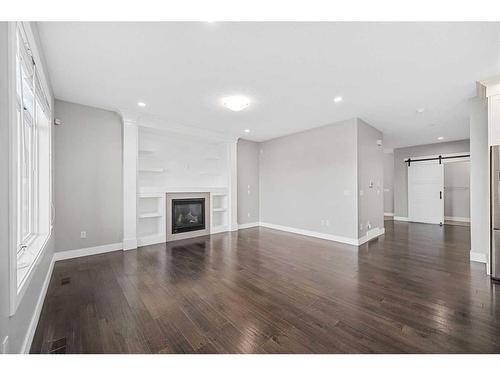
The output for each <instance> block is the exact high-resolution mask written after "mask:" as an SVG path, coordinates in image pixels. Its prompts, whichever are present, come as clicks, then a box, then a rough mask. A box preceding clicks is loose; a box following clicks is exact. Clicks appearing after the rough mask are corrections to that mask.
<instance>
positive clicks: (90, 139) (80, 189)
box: [54, 100, 123, 251]
mask: <svg viewBox="0 0 500 375" xmlns="http://www.w3.org/2000/svg"><path fill="white" fill-rule="evenodd" d="M55 116H56V118H58V119H60V120H61V122H62V125H59V126H56V127H55V146H54V147H55V155H56V156H55V170H56V174H55V197H56V199H55V207H56V228H57V230H56V251H65V250H73V249H80V248H85V247H91V246H99V245H107V244H111V243H117V242H122V240H123V238H122V237H123V236H122V232H123V215H122V212H123V201H122V196H123V194H122V126H121V120H120V118H119V117H118V115H117V114H116V113H115V112H110V111H105V110H102V109H98V108H92V107H87V106H83V105H79V104H74V103H68V102H64V101H59V100H57V101H56V103H55ZM81 231H86V232H87V238H83V239H82V238H80V232H81Z"/></svg>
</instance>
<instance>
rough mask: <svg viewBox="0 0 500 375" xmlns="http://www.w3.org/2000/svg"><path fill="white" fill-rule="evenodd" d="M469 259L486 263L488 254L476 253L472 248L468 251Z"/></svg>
mask: <svg viewBox="0 0 500 375" xmlns="http://www.w3.org/2000/svg"><path fill="white" fill-rule="evenodd" d="M470 261H471V262H479V263H484V264H488V256H487V254H485V253H478V252H475V251H473V250H471V251H470Z"/></svg>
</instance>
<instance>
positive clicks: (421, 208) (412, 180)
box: [408, 162, 444, 224]
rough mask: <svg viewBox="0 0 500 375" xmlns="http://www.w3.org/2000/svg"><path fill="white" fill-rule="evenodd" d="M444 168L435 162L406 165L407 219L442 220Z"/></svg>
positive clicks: (439, 222)
mask: <svg viewBox="0 0 500 375" xmlns="http://www.w3.org/2000/svg"><path fill="white" fill-rule="evenodd" d="M443 188H444V168H443V164H439V163H437V162H433V163H428V164H425V163H424V162H420V163H411V164H410V166H409V167H408V220H409V221H415V222H418V223H430V224H442V223H443V222H444V199H443V191H444V189H443Z"/></svg>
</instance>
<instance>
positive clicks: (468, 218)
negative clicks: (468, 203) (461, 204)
mask: <svg viewBox="0 0 500 375" xmlns="http://www.w3.org/2000/svg"><path fill="white" fill-rule="evenodd" d="M444 219H445V220H450V221H461V222H463V223H470V217H460V216H445V217H444Z"/></svg>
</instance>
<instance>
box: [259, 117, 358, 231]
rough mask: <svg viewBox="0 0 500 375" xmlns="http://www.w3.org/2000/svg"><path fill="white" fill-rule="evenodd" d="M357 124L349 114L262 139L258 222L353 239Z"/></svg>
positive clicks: (355, 210) (355, 226) (355, 216)
mask: <svg viewBox="0 0 500 375" xmlns="http://www.w3.org/2000/svg"><path fill="white" fill-rule="evenodd" d="M356 129H357V120H356V119H352V120H347V121H342V122H338V123H335V124H332V125H328V126H323V127H320V128H315V129H312V130H308V131H304V132H301V133H296V134H292V135H289V136H285V137H281V138H276V139H273V140H270V141H266V142H263V143H261V149H262V153H261V154H260V186H261V190H260V199H261V203H260V209H261V211H260V217H261V221H262V222H265V223H271V224H276V225H282V226H288V227H292V228H297V229H303V230H310V231H315V232H321V233H325V234H331V235H337V236H343V237H348V238H357V236H358V231H357V227H358V224H357V199H356V189H357V188H356V184H357V160H356V159H357V151H356V150H357V149H356V132H357V130H356ZM339 213H342V214H339ZM327 220H328V222H327ZM322 221H323V225H322Z"/></svg>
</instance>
